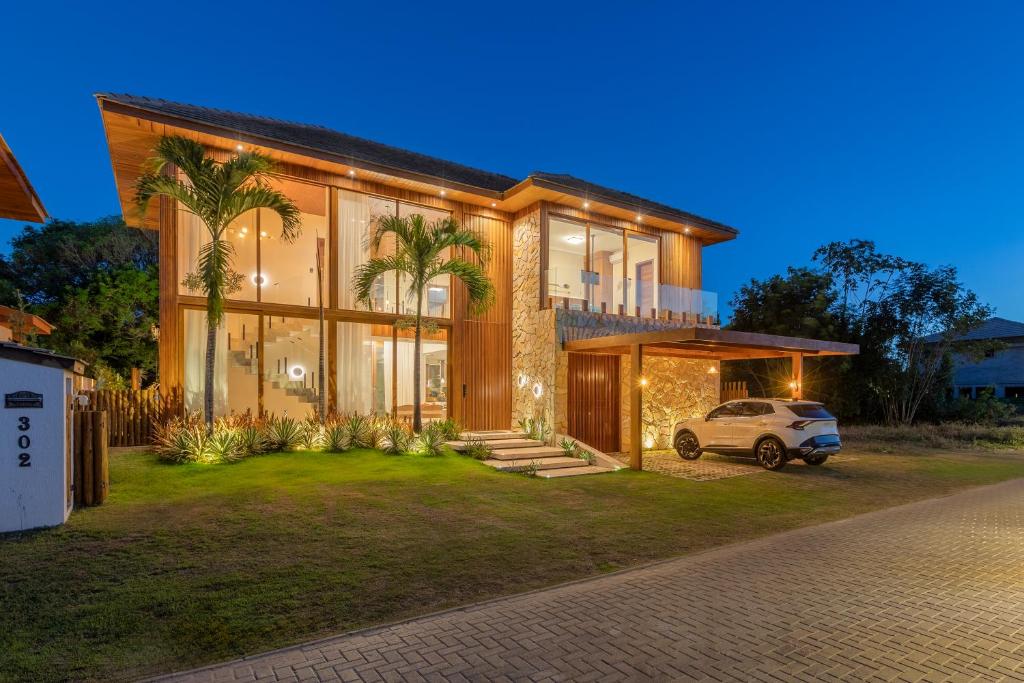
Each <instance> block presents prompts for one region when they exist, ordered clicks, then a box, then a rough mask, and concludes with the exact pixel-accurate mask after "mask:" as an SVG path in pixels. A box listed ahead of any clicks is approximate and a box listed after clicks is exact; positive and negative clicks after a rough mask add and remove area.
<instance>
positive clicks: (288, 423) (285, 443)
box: [264, 415, 302, 451]
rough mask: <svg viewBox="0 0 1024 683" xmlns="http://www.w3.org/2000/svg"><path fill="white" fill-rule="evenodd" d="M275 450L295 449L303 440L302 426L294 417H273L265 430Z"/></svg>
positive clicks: (268, 421)
mask: <svg viewBox="0 0 1024 683" xmlns="http://www.w3.org/2000/svg"><path fill="white" fill-rule="evenodd" d="M264 434H265V437H266V439H267V444H268V447H269V448H270V449H271V450H274V451H293V450H295V448H296V447H297V446H298V445H299V444H300V443H301V442H302V426H301V425H300V424H299V423H298V421H297V420H296V419H295V418H293V417H288V416H287V415H285V416H284V417H271V418H270V419H269V420H267V426H266V430H265V432H264Z"/></svg>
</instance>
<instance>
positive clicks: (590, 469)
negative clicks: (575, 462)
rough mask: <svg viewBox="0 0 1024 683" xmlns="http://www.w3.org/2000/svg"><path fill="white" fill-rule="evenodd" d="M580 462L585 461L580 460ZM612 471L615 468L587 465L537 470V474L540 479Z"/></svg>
mask: <svg viewBox="0 0 1024 683" xmlns="http://www.w3.org/2000/svg"><path fill="white" fill-rule="evenodd" d="M580 462H586V461H584V460H580ZM614 471H615V470H612V469H608V468H607V467H597V466H596V465H587V466H586V467H561V468H558V469H550V470H538V471H537V476H538V477H540V478H542V479H556V478H558V477H576V476H579V475H582V474H603V473H605V472H614Z"/></svg>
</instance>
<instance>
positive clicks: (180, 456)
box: [153, 415, 210, 463]
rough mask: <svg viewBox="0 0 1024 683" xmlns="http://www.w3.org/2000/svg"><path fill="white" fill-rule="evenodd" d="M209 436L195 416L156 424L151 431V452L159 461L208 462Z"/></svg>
mask: <svg viewBox="0 0 1024 683" xmlns="http://www.w3.org/2000/svg"><path fill="white" fill-rule="evenodd" d="M208 439H209V435H208V434H207V433H206V429H205V428H204V427H203V425H202V423H201V422H200V421H198V420H197V419H195V416H192V415H187V416H185V417H184V418H178V419H174V420H170V421H168V422H167V423H165V424H158V425H156V427H155V428H154V430H153V450H154V451H156V454H157V457H159V458H160V459H161V460H166V461H168V462H174V463H186V462H209V461H210V453H209V448H208Z"/></svg>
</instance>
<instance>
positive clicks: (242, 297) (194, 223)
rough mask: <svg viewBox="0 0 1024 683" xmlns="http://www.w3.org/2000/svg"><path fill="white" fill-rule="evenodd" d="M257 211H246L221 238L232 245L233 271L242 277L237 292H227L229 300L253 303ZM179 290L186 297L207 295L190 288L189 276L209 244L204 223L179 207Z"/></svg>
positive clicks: (207, 232) (256, 282)
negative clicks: (204, 247)
mask: <svg viewBox="0 0 1024 683" xmlns="http://www.w3.org/2000/svg"><path fill="white" fill-rule="evenodd" d="M256 214H257V212H256V211H247V212H245V213H244V214H242V215H241V216H240V217H239V218H237V219H236V220H234V221H232V223H231V224H230V225H228V227H227V228H226V229H225V230H224V235H223V239H224V240H226V241H227V242H228V244H230V245H231V248H232V250H233V254H232V268H233V269H234V270H235V271H236V272H238V273H239V274H241V276H242V277H241V279H240V281H239V289H238V290H237V291H234V292H229V293H228V299H230V300H232V301H256V298H257V293H256V290H257V285H258V278H257V273H256V258H257V257H256V250H257V248H258V247H257V241H258V240H257V233H258V231H257V228H256V224H257V215H256ZM177 223H178V273H179V274H180V275H181V279H180V280H179V281H178V291H179V292H180V293H181V294H185V295H189V296H206V293H205V292H203V291H202V290H201V289H197V288H191V287H189V286H188V285H189V284H192V283H191V282H187V281H188V280H189V279H190V278H189V277H188V276H189V274H194V273H197V272H198V269H199V266H198V263H199V255H200V253H201V251H202V248H203V246H204V245H206V244H209V243H210V231H209V230H208V229H207V228H206V225H205V224H204V223H203V221H202V220H201V219H200V218H199V217H198V216H196V215H194V214H192V213H191V212H189V211H187V210H185V209H183V208H179V209H178V216H177Z"/></svg>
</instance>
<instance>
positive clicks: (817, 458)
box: [804, 453, 828, 465]
mask: <svg viewBox="0 0 1024 683" xmlns="http://www.w3.org/2000/svg"><path fill="white" fill-rule="evenodd" d="M826 460H828V453H819V454H817V455H805V456H804V462H805V463H807V464H808V465H824V464H825V461H826Z"/></svg>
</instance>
